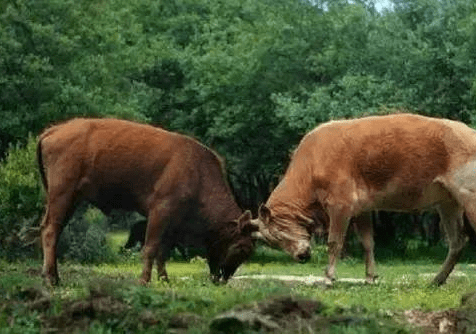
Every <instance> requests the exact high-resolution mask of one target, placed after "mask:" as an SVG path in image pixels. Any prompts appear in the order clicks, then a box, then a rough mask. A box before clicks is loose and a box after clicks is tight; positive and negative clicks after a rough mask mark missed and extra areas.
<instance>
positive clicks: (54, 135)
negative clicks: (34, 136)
mask: <svg viewBox="0 0 476 334" xmlns="http://www.w3.org/2000/svg"><path fill="white" fill-rule="evenodd" d="M38 162H39V166H40V172H41V175H42V179H43V183H44V185H45V189H46V190H47V195H48V196H47V201H48V202H47V207H46V213H45V217H44V220H43V223H42V226H41V227H42V247H43V253H44V265H43V273H44V275H45V276H46V278H47V279H48V280H49V281H50V282H51V283H53V284H56V283H57V281H58V273H57V268H56V267H57V266H56V245H57V242H58V238H59V235H60V233H61V230H62V227H63V223H64V222H65V221H67V219H68V218H69V217H70V216H71V214H72V213H73V211H74V208H75V205H76V204H78V203H79V202H81V201H89V202H91V203H93V204H95V205H96V206H97V207H98V208H100V209H101V210H102V211H104V212H105V213H108V212H110V211H111V210H112V209H118V208H119V209H125V210H133V211H137V212H139V213H141V214H143V215H144V216H147V217H148V224H147V231H146V237H145V245H144V248H143V257H144V270H143V273H142V279H141V280H142V282H143V283H146V282H149V281H150V275H151V268H152V264H153V262H154V259H156V260H157V266H158V271H159V276H161V277H164V278H167V273H166V271H165V258H166V255H167V254H168V252H169V250H170V248H171V247H173V246H174V245H176V244H184V243H187V245H185V246H188V244H190V246H194V247H197V248H203V249H204V251H205V256H206V257H207V259H208V261H209V266H210V270H211V274H212V276H213V278H214V279H215V280H219V279H224V280H227V279H228V278H229V277H230V276H231V275H233V273H234V271H235V270H236V268H237V267H238V266H239V265H240V264H241V263H242V262H243V261H244V260H246V258H247V257H248V256H249V255H250V254H251V252H252V250H253V240H252V237H251V233H252V232H253V226H254V225H252V224H251V215H250V213H249V212H246V213H245V214H243V215H242V216H241V214H242V211H241V210H240V208H239V207H238V205H237V204H236V202H235V200H234V198H233V196H232V194H231V191H230V188H229V186H228V184H227V182H226V180H225V176H224V169H223V166H222V164H221V162H220V159H219V157H218V156H217V155H216V154H215V153H214V152H213V151H211V150H210V149H208V148H207V147H205V146H203V145H202V144H200V143H199V142H197V141H196V140H193V139H191V138H189V137H186V136H183V135H180V134H177V133H173V132H168V131H165V130H162V129H159V128H154V127H152V126H148V125H144V124H138V123H133V122H128V121H122V120H115V119H74V120H71V121H69V122H66V123H63V124H60V125H57V126H53V127H51V128H49V129H47V130H46V131H45V132H44V133H43V134H42V135H41V136H40V138H39V141H38ZM217 239H219V240H218V241H217ZM229 258H232V261H233V262H230V261H231V260H229Z"/></svg>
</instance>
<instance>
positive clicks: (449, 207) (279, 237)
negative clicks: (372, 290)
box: [255, 114, 476, 284]
mask: <svg viewBox="0 0 476 334" xmlns="http://www.w3.org/2000/svg"><path fill="white" fill-rule="evenodd" d="M432 207H435V208H436V209H437V210H438V212H439V214H440V217H441V219H442V222H443V226H444V228H445V231H446V233H447V236H448V240H449V253H448V256H447V259H446V261H445V263H444V264H443V267H442V268H441V270H440V272H439V273H438V275H437V276H436V277H435V279H434V282H435V283H436V284H442V283H444V282H445V280H446V278H447V277H448V275H449V274H450V272H451V271H452V269H453V267H454V265H455V264H456V262H457V260H458V257H459V256H460V254H461V250H462V248H463V246H464V244H465V242H466V238H465V235H464V233H463V224H462V215H463V212H464V211H465V212H466V213H467V216H468V218H469V221H470V222H471V224H472V226H473V227H475V226H476V132H475V131H474V130H472V129H471V128H469V127H467V126H466V125H464V124H463V123H460V122H455V121H450V120H444V119H436V118H430V117H424V116H417V115H412V114H395V115H389V116H373V117H365V118H361V119H355V120H344V121H333V122H328V123H325V124H322V125H320V126H318V127H317V128H315V129H314V130H313V131H311V132H310V133H308V134H307V135H306V136H305V137H304V138H303V139H302V141H301V143H300V144H299V146H298V148H297V149H296V151H295V152H294V155H293V157H292V160H291V162H290V165H289V168H288V170H287V171H286V174H285V176H284V178H283V180H282V181H281V183H280V184H279V185H278V186H277V187H276V189H275V190H274V191H273V193H272V194H271V196H270V198H269V199H268V201H267V203H266V205H265V206H262V208H261V209H260V215H259V219H258V221H257V222H255V223H258V224H260V231H261V234H262V235H263V237H264V238H266V239H267V240H268V242H270V243H271V244H274V245H275V246H280V247H282V248H283V249H285V250H286V251H287V252H289V253H290V254H291V255H292V256H293V257H295V258H296V259H298V260H306V259H307V258H309V256H310V254H309V252H310V246H309V245H310V244H309V240H310V237H311V233H310V231H312V230H313V229H314V228H315V226H314V225H315V224H316V223H317V222H318V221H320V222H321V223H325V224H326V226H329V239H328V245H329V266H328V268H327V270H326V275H327V277H328V278H329V280H330V281H331V280H333V279H334V275H335V264H336V261H337V258H338V256H339V254H340V251H341V249H342V244H343V241H344V236H345V233H346V230H347V227H348V224H349V220H350V218H352V217H355V220H356V222H357V224H356V225H357V227H359V228H360V233H361V239H362V242H363V244H364V248H365V253H366V264H367V277H368V280H369V281H372V280H373V278H374V277H375V273H374V260H373V240H372V238H373V236H372V233H373V231H372V229H371V223H370V218H369V215H368V212H370V211H372V210H380V209H382V210H394V211H421V210H426V209H429V208H432Z"/></svg>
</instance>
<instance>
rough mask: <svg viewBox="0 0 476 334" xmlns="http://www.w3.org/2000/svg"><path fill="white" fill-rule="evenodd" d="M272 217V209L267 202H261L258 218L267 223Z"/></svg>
mask: <svg viewBox="0 0 476 334" xmlns="http://www.w3.org/2000/svg"><path fill="white" fill-rule="evenodd" d="M270 217H271V211H270V210H269V208H268V207H267V206H266V205H265V204H261V205H260V207H259V210H258V219H259V220H261V221H262V222H263V223H267V222H268V220H269V218H270Z"/></svg>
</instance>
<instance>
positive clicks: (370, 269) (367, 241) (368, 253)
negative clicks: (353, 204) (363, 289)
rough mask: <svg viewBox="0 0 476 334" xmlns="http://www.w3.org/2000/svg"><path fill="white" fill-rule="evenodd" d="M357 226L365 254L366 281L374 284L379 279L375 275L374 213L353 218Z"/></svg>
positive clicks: (366, 213)
mask: <svg viewBox="0 0 476 334" xmlns="http://www.w3.org/2000/svg"><path fill="white" fill-rule="evenodd" d="M352 223H354V224H355V228H356V232H357V235H358V236H359V239H360V242H361V243H362V247H363V248H364V253H365V280H366V282H367V283H374V282H375V279H376V278H377V277H378V276H377V275H376V274H375V256H374V229H373V225H372V213H371V212H365V213H363V214H361V215H360V216H357V217H354V218H352Z"/></svg>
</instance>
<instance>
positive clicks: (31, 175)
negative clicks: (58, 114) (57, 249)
mask: <svg viewBox="0 0 476 334" xmlns="http://www.w3.org/2000/svg"><path fill="white" fill-rule="evenodd" d="M35 152H36V140H35V138H34V137H32V136H30V137H29V139H28V143H27V145H26V147H23V148H22V147H20V146H16V147H14V146H12V147H10V149H9V150H8V152H7V156H6V158H5V160H4V161H3V162H2V163H1V164H0V235H2V238H1V239H0V256H2V257H5V256H6V257H9V258H15V257H18V256H24V255H32V254H34V253H37V251H36V250H37V248H36V247H35V244H33V245H32V244H30V245H29V246H27V245H28V244H29V243H30V242H31V241H32V240H35V237H37V235H38V232H37V229H36V227H37V226H38V221H39V220H40V217H41V213H42V211H43V202H44V195H43V192H42V189H41V188H42V186H41V182H40V176H39V173H38V172H37V166H36V162H35ZM35 230H36V231H35ZM31 233H33V234H36V235H31Z"/></svg>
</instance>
